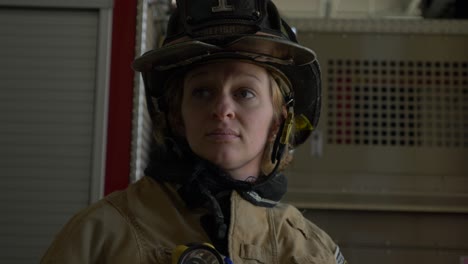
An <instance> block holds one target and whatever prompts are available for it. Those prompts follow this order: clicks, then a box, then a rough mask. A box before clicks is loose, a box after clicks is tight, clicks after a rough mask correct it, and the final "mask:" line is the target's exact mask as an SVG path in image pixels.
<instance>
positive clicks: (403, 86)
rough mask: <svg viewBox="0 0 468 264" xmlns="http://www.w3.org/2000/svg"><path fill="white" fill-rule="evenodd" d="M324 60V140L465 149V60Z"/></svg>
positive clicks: (467, 87)
mask: <svg viewBox="0 0 468 264" xmlns="http://www.w3.org/2000/svg"><path fill="white" fill-rule="evenodd" d="M327 64H328V105H327V106H326V107H327V109H328V124H327V127H328V131H327V135H328V144H337V145H340V144H346V145H379V146H390V147H391V146H409V147H421V146H426V147H446V148H468V62H466V61H445V62H444V61H412V60H399V61H395V60H342V59H336V60H333V59H330V60H328V62H327Z"/></svg>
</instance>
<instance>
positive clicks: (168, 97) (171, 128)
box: [152, 69, 294, 175]
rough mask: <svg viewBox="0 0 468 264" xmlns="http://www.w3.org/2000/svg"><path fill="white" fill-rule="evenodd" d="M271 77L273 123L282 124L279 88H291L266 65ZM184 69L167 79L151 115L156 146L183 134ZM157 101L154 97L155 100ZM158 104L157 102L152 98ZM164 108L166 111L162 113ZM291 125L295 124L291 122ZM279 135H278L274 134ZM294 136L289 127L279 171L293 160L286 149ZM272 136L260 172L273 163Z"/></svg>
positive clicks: (282, 102)
mask: <svg viewBox="0 0 468 264" xmlns="http://www.w3.org/2000/svg"><path fill="white" fill-rule="evenodd" d="M267 72H268V75H269V81H270V93H271V99H272V104H273V118H274V119H273V123H275V122H277V123H278V124H282V123H283V121H284V119H285V117H286V116H285V115H286V108H285V101H284V96H283V92H282V91H290V90H291V89H290V87H289V84H288V83H287V82H286V81H285V80H284V78H285V77H284V76H283V75H282V74H281V73H279V72H277V71H276V70H271V69H267ZM184 73H185V72H183V73H178V74H174V75H173V76H172V78H170V80H169V81H168V82H167V83H166V86H165V89H166V91H167V92H166V94H165V96H164V97H163V98H161V99H162V100H163V103H164V106H163V107H165V109H164V110H163V111H160V112H157V113H156V114H155V115H154V116H153V117H152V120H153V137H154V140H155V143H156V146H157V147H158V148H160V149H161V150H162V151H165V149H166V147H167V146H166V145H165V144H166V143H165V138H167V137H173V136H175V137H178V138H183V137H184V136H183V134H182V129H183V121H182V110H181V108H182V97H183V88H184V87H183V85H184V84H183V83H184V78H183V77H184V76H183V75H184ZM154 101H156V100H154ZM153 103H155V104H157V103H156V102H153ZM160 107H161V105H156V108H160ZM165 112H166V113H165ZM293 127H294V126H293ZM277 136H281V135H277ZM293 138H294V131H292V133H291V135H290V138H289V142H290V143H289V144H288V146H285V150H284V154H283V158H282V159H281V161H280V164H279V167H278V171H282V170H284V169H285V168H286V167H287V166H288V165H289V164H290V163H291V161H292V158H293V156H292V152H290V151H289V149H290V148H289V145H290V144H291V143H293V142H292V140H293ZM273 145H274V140H271V141H268V142H267V144H266V146H265V149H264V152H263V157H262V164H261V171H262V173H263V174H265V175H268V174H269V173H270V172H271V171H272V170H273V168H274V167H275V164H273V163H272V162H271V152H272V151H273Z"/></svg>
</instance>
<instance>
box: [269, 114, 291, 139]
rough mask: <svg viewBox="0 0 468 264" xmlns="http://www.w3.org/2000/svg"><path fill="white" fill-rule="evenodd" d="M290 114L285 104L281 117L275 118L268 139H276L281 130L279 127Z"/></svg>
mask: <svg viewBox="0 0 468 264" xmlns="http://www.w3.org/2000/svg"><path fill="white" fill-rule="evenodd" d="M287 114H288V111H287V110H286V107H285V106H283V109H282V111H281V116H279V118H275V120H274V121H273V124H272V126H271V129H270V135H269V137H268V140H269V141H270V142H272V141H274V140H275V139H276V137H277V135H278V132H279V129H280V126H281V124H282V123H283V121H284V120H285V119H286V116H287Z"/></svg>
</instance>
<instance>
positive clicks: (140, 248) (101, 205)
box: [41, 177, 338, 264]
mask: <svg viewBox="0 0 468 264" xmlns="http://www.w3.org/2000/svg"><path fill="white" fill-rule="evenodd" d="M205 213H206V211H204V210H201V209H200V210H189V209H188V208H186V207H185V204H184V202H183V201H182V200H181V198H180V197H179V196H178V194H177V192H176V191H175V189H174V187H173V186H172V185H170V184H159V183H157V182H156V181H154V180H153V179H152V178H149V177H144V178H142V179H141V180H139V181H138V182H136V183H134V184H132V185H130V186H129V187H128V188H127V189H126V190H124V191H118V192H115V193H112V194H110V195H109V196H107V197H105V198H104V199H102V200H101V201H99V202H97V203H95V204H93V205H91V206H90V207H88V208H86V209H84V210H82V211H81V212H79V213H78V214H76V215H75V216H74V217H73V218H72V219H71V220H70V221H69V222H68V223H67V224H66V225H65V226H64V228H63V229H62V230H61V231H60V233H59V234H58V235H57V236H56V238H55V240H54V242H53V243H52V245H51V246H50V248H49V249H48V251H47V252H46V254H45V256H44V257H43V259H42V261H41V263H44V264H45V263H47V264H48V263H60V264H64V263H70V264H74V263H77V264H78V263H80V264H82V263H89V264H91V263H112V264H119V263H125V264H129V263H132V264H133V263H141V264H147V263H148V264H150V263H152V264H154V263H164V264H166V263H171V252H172V249H173V248H175V246H176V245H180V244H186V243H191V242H209V241H210V240H209V238H208V236H207V234H206V233H205V231H204V230H203V228H202V227H201V225H200V220H199V219H200V217H201V216H202V215H204V214H205ZM230 223H231V224H230V227H229V241H228V248H229V252H230V257H231V259H232V261H233V263H234V264H241V263H268V264H283V263H317V264H318V263H320V264H335V263H337V261H336V257H335V252H338V251H337V246H336V245H335V244H334V242H333V241H332V240H331V239H330V237H329V236H328V235H327V234H326V233H325V232H323V231H322V230H321V229H319V228H318V227H317V226H316V225H314V224H313V223H311V222H310V221H308V220H307V219H305V218H304V217H303V216H302V214H301V213H300V212H299V211H298V210H297V209H296V208H294V207H293V206H290V205H286V204H282V203H280V204H279V205H277V206H276V207H274V208H264V207H258V206H255V205H253V204H251V203H250V202H248V201H246V200H244V199H242V198H241V196H240V195H239V194H238V193H237V192H235V191H234V192H233V193H232V195H231V222H230Z"/></svg>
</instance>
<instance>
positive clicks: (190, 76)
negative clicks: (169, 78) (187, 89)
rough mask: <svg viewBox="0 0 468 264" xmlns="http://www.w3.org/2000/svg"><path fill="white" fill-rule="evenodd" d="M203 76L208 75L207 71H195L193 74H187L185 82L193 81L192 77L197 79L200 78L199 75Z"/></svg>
mask: <svg viewBox="0 0 468 264" xmlns="http://www.w3.org/2000/svg"><path fill="white" fill-rule="evenodd" d="M205 74H208V71H195V72H191V73H189V74H187V78H186V80H187V81H190V80H191V79H193V78H194V77H197V76H200V75H205Z"/></svg>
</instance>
